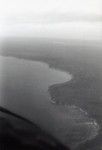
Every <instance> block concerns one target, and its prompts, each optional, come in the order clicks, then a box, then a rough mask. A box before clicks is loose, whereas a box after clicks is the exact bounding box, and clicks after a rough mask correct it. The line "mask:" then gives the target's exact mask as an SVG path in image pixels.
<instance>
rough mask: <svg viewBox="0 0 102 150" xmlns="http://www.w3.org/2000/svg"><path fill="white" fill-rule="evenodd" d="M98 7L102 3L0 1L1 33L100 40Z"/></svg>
mask: <svg viewBox="0 0 102 150" xmlns="http://www.w3.org/2000/svg"><path fill="white" fill-rule="evenodd" d="M101 6H102V2H101V0H0V27H1V31H0V34H1V35H7V36H9V35H15V36H19V35H23V36H27V35H28V36H41V37H44V36H45V37H59V36H60V37H61V36H62V38H64V37H65V38H87V34H89V36H88V37H89V38H96V39H100V38H101V37H102V36H101V32H102V28H101V21H102V11H101ZM89 31H90V33H89Z"/></svg>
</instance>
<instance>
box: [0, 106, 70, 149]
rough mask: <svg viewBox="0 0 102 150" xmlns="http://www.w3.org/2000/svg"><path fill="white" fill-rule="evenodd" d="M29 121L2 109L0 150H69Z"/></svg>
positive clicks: (0, 117) (0, 109)
mask: <svg viewBox="0 0 102 150" xmlns="http://www.w3.org/2000/svg"><path fill="white" fill-rule="evenodd" d="M68 149H69V148H68V147H65V146H64V145H63V144H61V143H60V142H59V141H58V140H56V139H55V138H53V137H52V136H51V135H49V134H47V133H46V132H45V131H43V130H42V129H41V128H40V127H38V126H37V125H35V124H34V123H32V122H30V121H29V120H27V119H25V118H23V117H21V116H19V115H17V114H14V113H12V112H10V111H9V110H7V109H5V108H3V107H0V150H68Z"/></svg>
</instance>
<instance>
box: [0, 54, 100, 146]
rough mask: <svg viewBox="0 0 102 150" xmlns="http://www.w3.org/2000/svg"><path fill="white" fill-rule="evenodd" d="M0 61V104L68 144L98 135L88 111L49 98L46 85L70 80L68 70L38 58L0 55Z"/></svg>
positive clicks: (95, 125)
mask: <svg viewBox="0 0 102 150" xmlns="http://www.w3.org/2000/svg"><path fill="white" fill-rule="evenodd" d="M0 62H2V65H1V67H0V105H2V106H4V107H6V108H7V109H9V110H11V111H13V112H15V113H17V114H20V115H22V116H23V117H26V118H28V119H29V120H31V121H34V122H35V123H37V124H39V125H40V126H41V127H43V128H44V129H46V130H47V131H49V132H51V133H52V134H53V135H54V136H55V137H57V138H59V139H60V140H61V141H62V142H64V143H65V144H68V145H73V143H74V144H76V145H77V144H78V143H81V142H84V141H86V140H90V139H92V138H94V137H95V136H96V135H97V133H98V130H99V126H98V124H97V122H96V121H95V120H93V119H92V118H89V116H88V114H87V112H85V111H83V110H82V109H81V108H78V107H76V106H69V105H68V106H65V105H56V104H53V103H52V102H51V97H50V93H49V92H48V89H49V87H50V86H51V85H53V84H58V83H63V82H67V81H70V80H71V79H72V75H71V74H69V73H66V72H63V71H61V70H55V69H54V68H50V67H49V66H48V64H46V63H42V62H38V61H28V60H24V59H17V58H13V57H3V56H0Z"/></svg>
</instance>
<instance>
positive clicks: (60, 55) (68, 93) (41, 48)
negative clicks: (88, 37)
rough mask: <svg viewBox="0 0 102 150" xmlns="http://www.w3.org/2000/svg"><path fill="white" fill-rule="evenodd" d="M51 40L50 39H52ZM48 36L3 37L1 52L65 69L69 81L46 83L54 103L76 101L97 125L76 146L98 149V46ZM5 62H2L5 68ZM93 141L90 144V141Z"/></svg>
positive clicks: (101, 87)
mask: <svg viewBox="0 0 102 150" xmlns="http://www.w3.org/2000/svg"><path fill="white" fill-rule="evenodd" d="M53 41H54V40H53ZM53 41H50V40H47V41H46V40H40V41H39V40H34V41H33V39H25V40H24V39H23V40H20V39H19V40H17V39H14V40H13V42H12V40H11V41H10V40H5V41H4V43H3V45H2V51H1V52H0V53H1V55H4V56H10V57H17V58H20V59H28V60H31V61H32V60H38V61H43V62H46V63H48V64H49V67H53V68H56V69H61V70H64V71H66V72H67V71H68V72H70V73H71V74H72V75H73V79H72V80H71V81H70V82H66V83H64V84H56V85H52V86H51V87H49V92H50V95H51V97H52V98H54V100H55V102H56V104H57V105H58V104H63V105H64V104H68V105H76V106H78V107H80V108H82V109H83V110H85V111H87V112H88V114H89V116H90V117H91V118H93V119H95V120H96V121H97V123H98V124H99V126H100V133H99V135H98V136H97V137H96V138H95V139H93V140H92V141H87V142H86V143H84V144H82V145H80V146H79V147H78V149H80V150H87V149H91V150H92V149H93V150H97V149H99V150H100V147H102V144H101V143H102V142H101V141H102V51H101V50H102V46H101V44H97V43H91V44H90V43H87V42H86V43H84V42H82V41H79V43H78V42H76V43H75V42H68V41H66V43H65V44H63V43H60V42H59V43H56V41H55V42H53ZM5 67H6V66H4V68H5ZM93 142H94V144H93Z"/></svg>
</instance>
